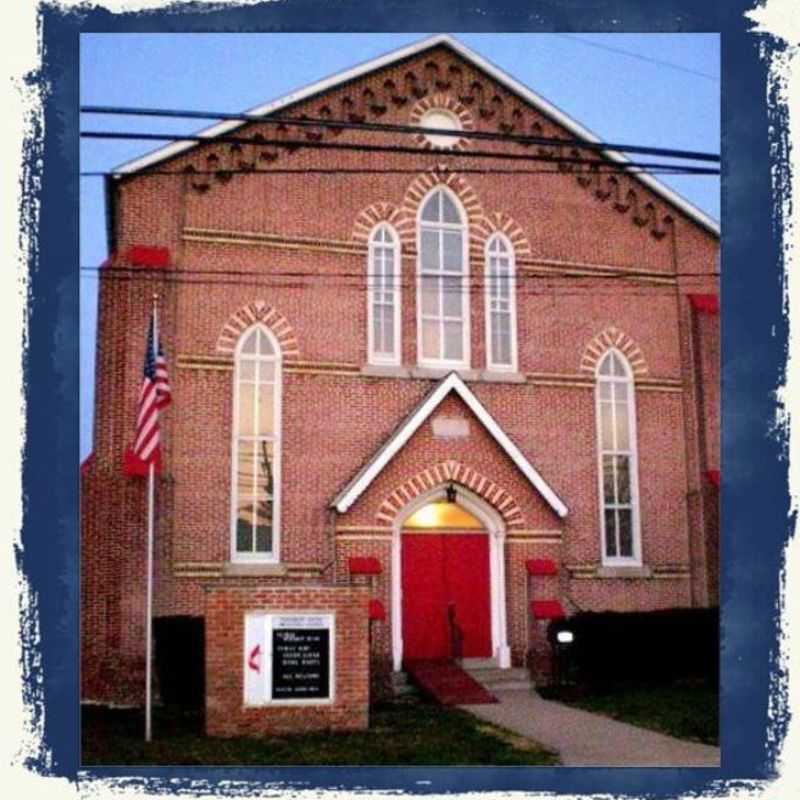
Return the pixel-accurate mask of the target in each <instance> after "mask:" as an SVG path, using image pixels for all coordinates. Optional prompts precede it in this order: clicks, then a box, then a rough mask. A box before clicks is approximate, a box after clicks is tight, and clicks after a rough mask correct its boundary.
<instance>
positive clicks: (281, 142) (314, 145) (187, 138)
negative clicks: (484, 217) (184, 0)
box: [80, 131, 708, 174]
mask: <svg viewBox="0 0 800 800" xmlns="http://www.w3.org/2000/svg"><path fill="white" fill-rule="evenodd" d="M80 136H81V138H82V139H126V140H131V139H133V140H137V139H140V140H143V141H182V142H198V143H201V142H213V143H220V142H223V143H226V144H228V143H229V144H239V145H247V146H251V147H252V146H255V147H264V146H274V147H285V148H289V149H290V150H299V149H301V148H306V149H311V150H313V149H324V150H349V151H357V152H360V153H397V154H403V155H415V156H419V155H421V154H425V153H427V151H424V150H423V151H421V150H420V149H419V148H418V147H405V146H403V145H399V146H398V145H379V144H355V143H353V144H350V143H346V142H307V141H304V140H302V139H263V138H260V139H256V138H255V137H250V138H248V137H241V136H199V135H182V134H170V133H131V132H127V131H126V132H124V133H123V132H118V131H82V132H81V134H80ZM440 157H447V158H492V159H498V160H509V161H543V162H551V163H559V164H584V165H586V166H590V165H591V164H592V163H594V162H590V161H587V160H586V159H584V158H580V157H577V158H575V157H566V158H565V157H564V156H549V155H528V154H527V153H526V154H522V153H492V152H490V151H487V150H442V151H436V158H440ZM625 166H628V165H627V164H626V165H625ZM629 166H632V167H638V168H640V169H648V168H651V167H656V168H660V169H663V168H664V166H665V165H664V164H663V163H658V162H655V163H635V162H630V164H629ZM681 169H682V170H683V172H684V173H686V174H695V173H699V174H707V171H708V168H707V167H689V166H686V167H682V168H681ZM224 171H225V170H224V169H221V170H220V172H224Z"/></svg>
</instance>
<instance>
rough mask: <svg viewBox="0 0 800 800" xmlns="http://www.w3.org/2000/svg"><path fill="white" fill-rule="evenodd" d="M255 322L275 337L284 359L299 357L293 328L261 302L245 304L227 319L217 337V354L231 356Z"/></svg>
mask: <svg viewBox="0 0 800 800" xmlns="http://www.w3.org/2000/svg"><path fill="white" fill-rule="evenodd" d="M257 322H260V323H262V324H263V325H265V326H266V327H267V328H269V329H270V330H271V331H272V333H273V334H274V335H275V338H276V339H277V340H278V344H279V345H280V346H281V354H282V356H283V358H284V359H290V360H291V359H297V358H299V357H300V349H299V346H298V344H297V337H296V336H295V332H294V328H293V327H292V326H291V325H290V324H289V322H288V320H287V319H286V317H284V316H283V314H281V313H280V312H279V311H277V310H276V309H275V308H273V307H272V306H271V305H269V304H268V303H265V302H264V301H263V300H254V301H253V302H251V303H247V304H246V305H243V306H242V307H241V308H239V309H238V310H237V311H234V312H233V314H231V315H230V317H228V321H227V322H226V323H225V324H224V325H223V326H222V331H220V334H219V336H218V337H217V347H216V350H217V352H218V353H227V354H229V355H231V356H232V355H233V352H234V350H235V349H236V343H237V342H238V341H239V337H240V336H241V335H242V333H243V332H244V331H245V330H247V328H249V327H250V326H251V325H254V324H255V323H257Z"/></svg>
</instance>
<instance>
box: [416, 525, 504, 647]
mask: <svg viewBox="0 0 800 800" xmlns="http://www.w3.org/2000/svg"><path fill="white" fill-rule="evenodd" d="M489 582H490V573H489V537H488V535H487V534H486V533H403V537H402V589H403V603H402V611H403V659H404V660H406V661H412V660H417V659H443V658H450V657H452V655H454V654H453V653H452V643H451V642H452V640H451V626H450V624H449V622H448V615H449V614H450V615H452V617H453V619H454V621H455V624H456V626H457V627H458V630H459V631H460V635H461V646H462V652H461V655H462V656H464V657H467V658H470V657H475V658H488V657H489V656H491V654H492V633H491V621H490V620H491V617H490V606H489V588H490V587H489ZM448 607H451V608H452V610H451V611H448Z"/></svg>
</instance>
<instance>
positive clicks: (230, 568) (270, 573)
mask: <svg viewBox="0 0 800 800" xmlns="http://www.w3.org/2000/svg"><path fill="white" fill-rule="evenodd" d="M288 572H289V569H288V567H287V566H286V565H285V564H275V563H246V562H232V561H228V562H226V563H225V564H224V565H223V567H222V574H223V576H225V577H232V578H241V577H257V578H282V577H284V576H285V575H287V574H288Z"/></svg>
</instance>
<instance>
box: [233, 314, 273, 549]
mask: <svg viewBox="0 0 800 800" xmlns="http://www.w3.org/2000/svg"><path fill="white" fill-rule="evenodd" d="M280 432H281V352H280V347H279V345H278V343H277V341H276V340H275V337H274V336H273V335H272V333H270V332H269V331H268V330H267V329H266V328H265V327H263V326H262V325H254V326H253V327H252V328H249V329H248V330H246V331H245V332H244V333H243V334H242V336H241V338H240V339H239V343H238V345H237V347H236V353H235V367H234V390H233V448H232V449H233V463H232V476H231V486H232V508H231V558H232V560H233V561H277V560H278V538H279V524H278V523H279V518H280V507H279V494H280Z"/></svg>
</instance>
